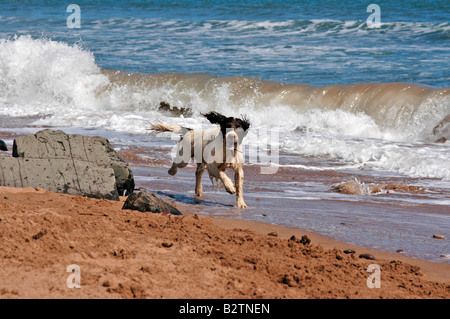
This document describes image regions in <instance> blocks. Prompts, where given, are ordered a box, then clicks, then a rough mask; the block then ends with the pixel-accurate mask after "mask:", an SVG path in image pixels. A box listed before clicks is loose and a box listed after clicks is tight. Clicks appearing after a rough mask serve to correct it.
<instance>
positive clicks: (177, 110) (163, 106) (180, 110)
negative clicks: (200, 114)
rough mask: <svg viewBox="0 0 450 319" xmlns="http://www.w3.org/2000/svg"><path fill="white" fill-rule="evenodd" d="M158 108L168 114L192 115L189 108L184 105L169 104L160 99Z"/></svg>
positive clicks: (177, 115)
mask: <svg viewBox="0 0 450 319" xmlns="http://www.w3.org/2000/svg"><path fill="white" fill-rule="evenodd" d="M158 110H160V111H165V112H167V113H169V114H170V115H173V116H176V117H180V116H181V115H183V116H186V117H190V116H192V111H191V110H190V109H187V108H185V107H177V106H171V105H170V104H169V103H167V102H164V101H162V102H161V103H159V107H158Z"/></svg>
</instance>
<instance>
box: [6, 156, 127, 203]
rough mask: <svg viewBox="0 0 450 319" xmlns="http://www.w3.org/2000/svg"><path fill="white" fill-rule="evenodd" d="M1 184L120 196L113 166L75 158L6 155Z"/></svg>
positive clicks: (110, 196)
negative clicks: (33, 157)
mask: <svg viewBox="0 0 450 319" xmlns="http://www.w3.org/2000/svg"><path fill="white" fill-rule="evenodd" d="M0 186H10V187H21V188H26V187H33V188H37V187H41V188H44V189H47V190H49V191H53V192H57V193H66V194H71V195H83V196H88V197H95V198H102V199H111V200H119V196H118V193H117V189H116V180H115V177H114V171H113V169H112V168H111V167H107V166H104V165H98V166H96V165H93V164H92V163H89V162H85V161H79V160H71V159H28V158H14V157H3V158H2V159H1V161H0Z"/></svg>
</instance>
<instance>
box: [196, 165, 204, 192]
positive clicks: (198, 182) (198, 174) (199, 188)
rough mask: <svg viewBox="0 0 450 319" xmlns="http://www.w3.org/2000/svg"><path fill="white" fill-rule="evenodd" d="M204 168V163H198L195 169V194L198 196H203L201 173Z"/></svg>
mask: <svg viewBox="0 0 450 319" xmlns="http://www.w3.org/2000/svg"><path fill="white" fill-rule="evenodd" d="M205 168H206V166H205V164H204V163H198V164H197V170H196V171H195V194H196V195H197V196H199V197H202V196H203V186H202V175H203V172H204V171H205Z"/></svg>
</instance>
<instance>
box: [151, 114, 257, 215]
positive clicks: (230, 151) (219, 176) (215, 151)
mask: <svg viewBox="0 0 450 319" xmlns="http://www.w3.org/2000/svg"><path fill="white" fill-rule="evenodd" d="M202 115H203V116H205V117H206V118H207V119H208V120H209V122H211V123H212V124H219V126H218V127H215V128H210V129H205V130H193V129H189V128H186V127H181V126H179V125H175V124H167V123H158V124H151V123H150V130H153V131H155V134H158V133H161V132H173V133H177V134H181V139H180V141H179V142H178V144H177V153H176V157H175V159H174V161H173V163H172V167H171V168H170V169H169V174H170V175H175V174H176V173H177V169H178V168H183V167H186V165H187V164H188V163H189V162H190V160H191V159H194V162H196V163H197V170H196V172H195V177H196V179H195V194H196V195H197V196H199V197H201V196H203V187H202V175H203V172H204V171H205V169H206V170H208V173H209V177H210V178H211V181H212V179H213V178H215V179H216V180H217V181H218V180H221V181H222V183H223V185H224V187H225V189H226V191H227V192H228V193H230V194H235V193H236V206H237V207H239V208H247V205H246V204H245V202H244V194H243V187H244V156H243V153H242V140H243V138H244V137H245V135H246V134H247V132H248V129H249V128H250V121H249V119H248V118H247V117H245V116H243V117H242V119H240V118H235V117H227V116H225V115H222V114H220V113H217V112H214V111H212V112H209V113H206V114H202ZM228 167H231V168H233V169H234V181H235V184H236V185H234V184H233V182H232V180H231V179H230V178H229V177H228V176H227V175H226V174H225V172H224V171H225V169H226V168H228Z"/></svg>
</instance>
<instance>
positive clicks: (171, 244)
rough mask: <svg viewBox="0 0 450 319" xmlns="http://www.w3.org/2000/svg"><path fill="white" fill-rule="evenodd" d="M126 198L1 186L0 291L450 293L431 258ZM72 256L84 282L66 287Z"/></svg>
mask: <svg viewBox="0 0 450 319" xmlns="http://www.w3.org/2000/svg"><path fill="white" fill-rule="evenodd" d="M122 205H123V199H122V202H114V201H106V200H97V199H89V198H84V197H81V196H69V195H64V194H56V193H52V192H48V191H45V190H40V189H39V190H34V189H32V188H28V189H14V188H5V187H0V219H1V220H0V242H1V245H0V259H1V271H0V298H449V297H450V284H449V281H448V280H447V279H446V278H448V274H449V269H450V267H449V265H446V264H433V263H426V262H425V263H424V262H422V264H424V265H425V268H423V269H426V272H424V271H423V270H421V269H420V268H419V267H418V266H417V265H416V264H414V262H413V264H409V263H406V262H405V261H399V260H397V259H396V260H393V259H392V258H391V257H390V256H389V255H383V257H386V256H387V257H388V259H380V260H365V259H360V258H359V257H358V256H359V253H360V252H363V250H361V249H360V250H359V251H358V250H357V253H356V254H350V255H347V254H344V253H343V252H342V250H341V249H342V248H343V245H344V244H342V243H336V245H335V246H334V247H338V248H339V249H330V247H332V246H333V242H329V241H328V242H325V241H324V239H323V238H322V239H320V237H314V235H309V237H310V238H311V239H312V242H311V244H306V245H305V244H304V243H302V242H301V240H300V239H301V237H302V232H301V231H298V230H290V229H288V228H281V227H276V226H272V225H267V224H261V225H258V224H255V223H253V224H252V223H248V222H241V221H237V220H233V221H231V220H219V219H211V218H200V217H197V216H195V215H189V214H188V213H186V212H185V213H186V215H185V216H182V217H174V216H163V215H156V214H143V213H139V212H135V211H130V210H122V209H121V207H122ZM178 208H180V210H182V211H183V207H178ZM250 228H251V230H250ZM291 231H292V232H291ZM270 232H276V234H277V236H273V234H272V235H268V233H270ZM290 232H291V233H292V234H293V235H294V236H295V238H291V237H292V235H290V234H291V233H290ZM290 238H291V239H290ZM321 241H323V242H321ZM319 242H320V246H317V244H318V243H319ZM377 257H378V255H377ZM394 257H395V256H394ZM71 264H76V265H78V266H79V267H80V271H81V273H80V277H81V288H79V289H77V288H72V289H70V288H68V287H67V278H68V277H69V276H70V273H68V272H66V269H67V267H68V266H69V265H71ZM369 264H378V265H379V266H380V267H381V288H373V289H369V288H368V287H367V284H366V281H367V278H368V277H369V275H371V274H370V273H368V272H367V271H366V269H367V266H368V265H369ZM424 274H425V275H424ZM446 276H447V277H446ZM428 278H434V279H436V280H439V281H440V282H433V281H429V280H428Z"/></svg>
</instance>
